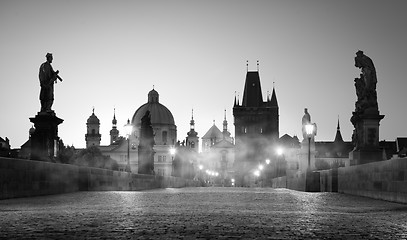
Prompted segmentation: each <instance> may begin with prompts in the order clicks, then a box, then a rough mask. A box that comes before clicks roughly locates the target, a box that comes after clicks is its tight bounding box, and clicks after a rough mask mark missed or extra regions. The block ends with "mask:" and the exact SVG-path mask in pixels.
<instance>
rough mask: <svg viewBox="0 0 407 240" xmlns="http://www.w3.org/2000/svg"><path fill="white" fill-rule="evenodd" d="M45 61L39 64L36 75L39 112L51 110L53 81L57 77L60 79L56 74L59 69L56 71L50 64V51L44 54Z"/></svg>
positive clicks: (51, 58)
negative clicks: (38, 90)
mask: <svg viewBox="0 0 407 240" xmlns="http://www.w3.org/2000/svg"><path fill="white" fill-rule="evenodd" d="M45 57H46V58H47V61H46V62H44V63H43V64H41V66H40V70H39V74H38V77H39V79H40V86H41V91H40V101H41V112H52V110H51V107H52V104H53V103H54V82H56V80H57V79H59V80H60V81H62V79H61V78H60V77H59V76H58V73H59V71H58V70H57V71H56V72H55V71H54V69H53V68H52V66H51V63H52V60H53V57H52V53H47V55H46V56H45Z"/></svg>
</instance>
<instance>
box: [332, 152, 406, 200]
mask: <svg viewBox="0 0 407 240" xmlns="http://www.w3.org/2000/svg"><path fill="white" fill-rule="evenodd" d="M338 192H340V193H347V194H353V195H358V196H365V197H370V198H376V199H382V200H387V201H393V202H400V203H407V158H401V159H390V160H387V161H379V162H372V163H367V164H362V165H355V166H350V167H343V168H339V169H338Z"/></svg>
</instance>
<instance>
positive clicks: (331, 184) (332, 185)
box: [319, 168, 338, 192]
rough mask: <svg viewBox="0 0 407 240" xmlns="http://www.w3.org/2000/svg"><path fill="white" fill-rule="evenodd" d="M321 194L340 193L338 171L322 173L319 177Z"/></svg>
mask: <svg viewBox="0 0 407 240" xmlns="http://www.w3.org/2000/svg"><path fill="white" fill-rule="evenodd" d="M319 178H320V180H319V183H320V191H321V192H338V169H337V168H334V169H329V170H323V171H320V175H319Z"/></svg>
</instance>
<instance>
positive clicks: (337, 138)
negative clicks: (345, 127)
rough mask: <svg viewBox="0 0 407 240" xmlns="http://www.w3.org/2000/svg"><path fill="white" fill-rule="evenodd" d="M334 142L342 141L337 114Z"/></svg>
mask: <svg viewBox="0 0 407 240" xmlns="http://www.w3.org/2000/svg"><path fill="white" fill-rule="evenodd" d="M334 142H336V143H338V142H343V138H342V134H341V128H340V126H339V116H338V126H337V127H336V135H335V140H334Z"/></svg>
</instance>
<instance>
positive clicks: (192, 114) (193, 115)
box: [192, 108, 194, 120]
mask: <svg viewBox="0 0 407 240" xmlns="http://www.w3.org/2000/svg"><path fill="white" fill-rule="evenodd" d="M192 120H194V109H193V108H192Z"/></svg>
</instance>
